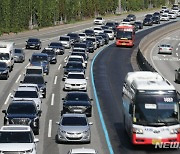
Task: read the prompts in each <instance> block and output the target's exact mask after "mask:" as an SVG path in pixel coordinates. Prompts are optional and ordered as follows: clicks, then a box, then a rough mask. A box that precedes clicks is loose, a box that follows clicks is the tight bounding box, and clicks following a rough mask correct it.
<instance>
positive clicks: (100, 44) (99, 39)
mask: <svg viewBox="0 0 180 154" xmlns="http://www.w3.org/2000/svg"><path fill="white" fill-rule="evenodd" d="M96 40H97V41H98V42H99V46H98V47H100V46H104V45H105V40H104V38H103V37H102V36H96Z"/></svg>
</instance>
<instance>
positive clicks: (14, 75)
mask: <svg viewBox="0 0 180 154" xmlns="http://www.w3.org/2000/svg"><path fill="white" fill-rule="evenodd" d="M138 16H139V17H143V16H144V15H143V14H142V13H139V14H138ZM122 18H123V16H120V17H118V19H116V20H120V19H122ZM92 26H93V24H92V21H91V22H90V21H88V22H82V23H80V24H76V25H63V26H62V27H55V28H47V29H42V30H40V31H31V32H25V33H20V34H18V35H12V36H8V35H7V36H3V37H1V38H0V40H5V41H14V42H15V43H16V45H17V48H24V46H25V41H26V40H27V39H28V37H30V36H31V37H32V36H33V37H38V38H40V39H41V40H42V42H43V47H47V45H48V44H49V43H50V42H51V41H57V40H58V38H59V36H60V35H64V34H67V33H68V32H72V31H73V32H75V31H76V32H79V31H83V29H85V28H88V27H92ZM155 29H156V28H155ZM153 30H154V29H149V30H147V31H142V32H139V33H138V34H137V35H136V42H135V46H134V47H133V48H132V49H131V48H117V47H115V45H114V43H113V42H112V43H113V44H112V45H110V46H109V47H107V48H106V46H104V47H103V48H104V50H103V51H102V52H101V53H100V54H99V55H98V56H97V58H96V60H95V63H94V67H93V73H94V79H95V87H96V89H97V95H98V99H99V102H100V105H101V110H102V112H103V116H104V120H105V122H106V127H107V130H108V134H109V136H110V141H111V144H112V145H113V150H114V153H115V154H116V153H117V154H119V153H125V152H126V153H138V154H139V153H148V152H147V150H142V151H141V150H137V149H134V148H133V147H132V146H131V145H130V143H129V140H128V138H127V135H126V134H125V133H124V129H123V125H122V114H121V113H122V111H121V90H122V83H123V81H124V76H125V75H126V73H127V72H129V71H132V67H131V63H130V56H131V54H132V51H133V49H135V48H136V47H137V45H138V43H139V41H140V40H141V38H143V37H144V36H145V35H147V34H148V33H150V32H151V31H153ZM100 50H102V48H101V49H98V50H97V51H96V52H95V53H93V54H90V59H89V63H88V68H87V71H86V72H87V73H86V76H88V77H89V83H88V93H89V95H90V97H91V98H93V96H94V95H93V89H92V85H91V81H90V80H91V76H90V66H91V61H92V60H93V57H94V55H95V54H96V53H97V52H98V51H100ZM33 52H40V51H35V50H25V53H26V61H25V62H24V63H22V64H21V63H16V64H15V67H14V70H13V71H12V72H11V73H10V78H9V79H8V80H7V81H6V80H0V85H1V86H0V99H1V103H0V107H1V110H3V109H7V107H8V104H9V102H10V101H11V98H10V96H11V95H12V94H13V93H14V92H13V90H14V89H17V87H18V85H19V82H20V81H21V80H22V79H23V76H24V75H23V73H24V71H25V67H26V66H27V65H28V63H29V58H30V57H31V55H32V53H33ZM68 54H69V50H66V53H65V55H63V56H61V55H60V56H58V63H57V64H56V65H50V74H49V75H48V76H45V80H46V81H47V82H48V83H47V98H46V99H43V104H42V111H43V113H42V117H41V120H40V125H41V126H40V127H41V128H40V135H38V136H37V138H39V140H40V142H39V143H38V149H37V150H38V153H39V154H50V153H53V154H58V153H60V154H65V153H67V152H68V151H69V149H71V148H76V147H90V148H95V149H96V150H97V151H98V152H99V153H102V154H107V153H109V149H108V147H107V144H106V140H105V137H104V132H103V130H102V127H101V123H100V119H99V116H98V111H97V108H96V105H95V99H94V101H93V116H92V118H89V121H92V122H93V125H92V126H91V134H92V138H91V139H92V140H91V144H89V145H88V144H83V145H82V144H57V143H56V142H55V135H56V133H57V125H56V124H55V122H56V121H58V120H59V118H60V112H61V109H62V100H61V99H62V98H63V97H64V96H65V92H63V91H62V88H63V81H62V75H63V68H62V67H63V65H64V62H63V60H64V58H65V56H67V55H68ZM3 116H4V115H3V114H2V113H0V117H1V123H0V125H1V126H2V125H3Z"/></svg>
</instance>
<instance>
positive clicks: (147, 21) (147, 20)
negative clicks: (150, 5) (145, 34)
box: [143, 18, 153, 26]
mask: <svg viewBox="0 0 180 154" xmlns="http://www.w3.org/2000/svg"><path fill="white" fill-rule="evenodd" d="M143 25H144V26H152V25H153V20H152V18H145V19H144V20H143Z"/></svg>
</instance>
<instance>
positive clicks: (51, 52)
mask: <svg viewBox="0 0 180 154" xmlns="http://www.w3.org/2000/svg"><path fill="white" fill-rule="evenodd" d="M41 53H46V54H47V55H48V57H49V62H50V64H56V63H57V54H56V52H55V50H54V49H53V48H44V49H43V50H42V52H41Z"/></svg>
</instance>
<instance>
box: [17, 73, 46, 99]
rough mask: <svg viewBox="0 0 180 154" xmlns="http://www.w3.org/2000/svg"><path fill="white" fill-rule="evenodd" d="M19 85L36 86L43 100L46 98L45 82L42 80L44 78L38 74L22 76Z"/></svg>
mask: <svg viewBox="0 0 180 154" xmlns="http://www.w3.org/2000/svg"><path fill="white" fill-rule="evenodd" d="M20 82H21V83H24V84H25V83H26V84H28V83H29V84H30V83H32V84H37V85H38V87H39V89H40V91H41V94H42V96H43V98H46V83H47V82H46V81H45V80H44V77H43V76H42V75H39V74H27V75H26V76H24V79H23V81H20Z"/></svg>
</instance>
